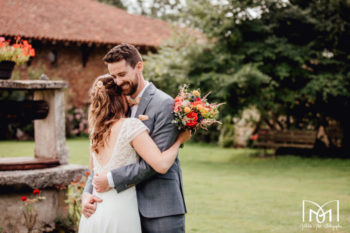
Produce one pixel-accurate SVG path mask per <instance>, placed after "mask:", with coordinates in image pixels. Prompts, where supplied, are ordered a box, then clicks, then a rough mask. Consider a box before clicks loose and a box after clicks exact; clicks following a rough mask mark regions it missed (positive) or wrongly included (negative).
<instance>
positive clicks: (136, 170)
mask: <svg viewBox="0 0 350 233" xmlns="http://www.w3.org/2000/svg"><path fill="white" fill-rule="evenodd" d="M173 106H174V100H173V99H172V98H171V97H170V96H169V95H167V94H165V93H164V92H162V91H160V90H158V89H157V88H156V87H155V86H154V85H153V84H152V83H150V85H149V86H148V87H147V89H146V90H145V91H144V93H143V95H142V99H141V102H140V104H139V106H138V109H137V112H136V115H135V117H138V116H139V115H147V116H148V117H149V119H148V120H146V121H143V123H144V124H145V125H146V126H147V127H148V128H149V129H150V133H149V134H150V136H151V137H152V139H153V140H154V142H155V143H156V144H157V145H158V147H159V149H160V150H161V151H165V150H166V149H168V148H169V147H170V146H171V145H172V144H173V143H174V141H175V140H176V138H177V129H176V126H175V124H173V123H171V121H172V120H173V113H172V112H173ZM111 173H112V177H113V180H114V184H115V189H116V190H117V191H118V192H122V191H124V190H125V189H128V188H129V187H132V186H133V185H136V190H137V199H138V205H139V211H140V215H141V224H142V231H143V232H152V233H155V232H164V233H168V232H169V233H170V232H174V233H175V232H176V233H177V232H184V231H185V229H184V227H185V223H184V221H185V218H184V214H185V213H186V205H185V201H184V195H183V188H182V172H181V167H180V162H179V160H178V158H176V160H175V162H174V164H173V166H172V167H171V168H170V169H169V170H168V172H167V173H166V174H164V175H162V174H158V173H156V172H155V171H154V170H153V169H152V168H151V167H150V166H149V165H148V164H147V163H146V162H145V161H144V160H142V159H140V161H139V163H135V164H131V165H128V166H125V167H121V168H117V169H115V170H112V171H111ZM92 176H93V174H91V175H90V177H89V179H88V181H87V184H86V186H85V190H84V191H87V192H90V193H92V185H91V184H92ZM116 208H118V207H116Z"/></svg>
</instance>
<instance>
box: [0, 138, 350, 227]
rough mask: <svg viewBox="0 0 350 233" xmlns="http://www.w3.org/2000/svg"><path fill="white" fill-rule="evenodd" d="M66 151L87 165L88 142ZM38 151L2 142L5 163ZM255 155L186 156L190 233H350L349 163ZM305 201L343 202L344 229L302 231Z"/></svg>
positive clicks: (200, 151) (209, 149)
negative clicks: (10, 158) (13, 158)
mask: <svg viewBox="0 0 350 233" xmlns="http://www.w3.org/2000/svg"><path fill="white" fill-rule="evenodd" d="M67 145H68V147H69V150H70V162H71V163H79V164H85V165H87V164H88V140H87V139H73V140H72V139H71V140H68V142H67ZM33 147H34V146H33V143H32V142H0V157H3V156H23V155H30V154H32V151H33ZM256 153H257V151H255V150H248V149H221V148H218V147H215V146H212V145H205V144H187V145H186V146H185V148H184V149H182V150H181V152H180V160H181V165H182V169H183V179H184V189H185V190H184V191H185V197H186V203H187V209H188V214H187V215H186V228H187V231H186V232H200V233H221V232H223V233H224V232H227V233H229V232H230V233H231V232H234V233H243V232H244V233H256V232H263V233H270V232H281V233H292V232H320V233H323V232H350V160H341V159H318V158H299V157H296V156H283V157H277V158H259V157H256V156H255V155H256ZM302 200H311V201H314V202H316V203H318V204H320V205H322V204H324V203H326V202H327V201H330V200H339V202H340V225H341V226H342V228H341V229H339V230H337V231H332V230H331V229H328V230H326V229H318V230H315V229H313V230H310V229H304V231H302V230H301V224H302V217H301V213H302ZM325 210H327V209H325ZM333 218H335V213H333Z"/></svg>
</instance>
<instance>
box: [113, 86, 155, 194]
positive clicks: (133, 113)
mask: <svg viewBox="0 0 350 233" xmlns="http://www.w3.org/2000/svg"><path fill="white" fill-rule="evenodd" d="M145 83H146V85H145V86H144V88H143V89H142V90H141V91H140V93H139V94H138V95H137V96H136V98H137V97H140V98H141V99H142V95H143V93H144V92H145V90H146V88H147V87H148V85H149V82H147V81H145ZM136 98H135V99H136ZM138 107H139V106H138V105H133V106H132V107H131V115H130V117H135V115H136V112H137V108H138ZM107 179H108V184H109V187H111V188H114V187H115V185H114V181H113V177H112V173H111V172H110V171H109V172H108V173H107Z"/></svg>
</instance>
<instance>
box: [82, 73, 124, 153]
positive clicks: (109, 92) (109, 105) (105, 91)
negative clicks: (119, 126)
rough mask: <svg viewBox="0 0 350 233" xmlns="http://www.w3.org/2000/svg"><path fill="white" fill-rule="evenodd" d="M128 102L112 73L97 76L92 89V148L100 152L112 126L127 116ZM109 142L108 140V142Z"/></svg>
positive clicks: (90, 123) (90, 113) (90, 111)
mask: <svg viewBox="0 0 350 233" xmlns="http://www.w3.org/2000/svg"><path fill="white" fill-rule="evenodd" d="M126 109H127V106H126V103H125V101H124V99H123V96H122V94H121V89H120V88H119V87H118V86H117V85H116V84H115V83H114V81H113V77H112V76H111V75H103V76H99V77H98V78H96V80H95V82H94V83H93V85H92V87H91V90H90V107H89V115H88V121H89V131H90V142H91V149H92V151H95V152H96V153H98V152H99V151H98V149H97V148H98V147H100V148H103V147H104V146H105V143H106V139H107V138H108V136H109V135H110V134H111V126H112V125H113V123H114V122H116V121H117V120H119V119H120V118H123V117H125V113H126ZM107 143H108V142H107Z"/></svg>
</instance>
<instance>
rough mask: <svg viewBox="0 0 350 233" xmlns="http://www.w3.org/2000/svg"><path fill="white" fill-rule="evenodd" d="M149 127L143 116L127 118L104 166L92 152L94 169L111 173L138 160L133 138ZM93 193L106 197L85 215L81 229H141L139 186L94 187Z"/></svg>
mask: <svg viewBox="0 0 350 233" xmlns="http://www.w3.org/2000/svg"><path fill="white" fill-rule="evenodd" d="M145 130H148V128H147V127H146V126H145V125H144V124H143V123H142V122H141V121H140V120H139V119H137V118H126V119H124V122H122V125H121V127H120V130H119V133H118V136H117V139H116V143H115V145H114V148H113V152H112V156H111V158H110V160H109V161H108V162H107V164H106V165H105V166H103V167H102V166H100V164H99V163H98V161H97V159H96V155H95V154H94V153H92V157H93V164H94V173H95V174H96V173H107V172H108V171H110V170H112V169H114V168H118V167H122V166H126V165H128V164H131V163H135V162H137V161H138V159H139V158H138V156H137V154H136V152H135V150H134V149H133V148H132V147H131V145H130V142H131V141H132V140H133V139H134V138H135V137H136V136H137V135H139V134H140V133H142V132H143V131H145ZM93 194H94V195H96V196H98V197H100V198H101V199H102V200H103V201H102V202H98V203H97V208H96V212H95V213H94V214H93V215H91V216H90V217H89V218H86V217H85V216H84V215H82V216H81V220H80V224H79V233H141V223H140V216H139V211H138V206H137V197H136V189H135V186H133V187H131V188H129V189H127V190H125V191H122V192H120V193H117V191H116V190H115V189H110V190H109V191H107V192H104V193H98V192H96V190H95V188H94V189H93Z"/></svg>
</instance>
